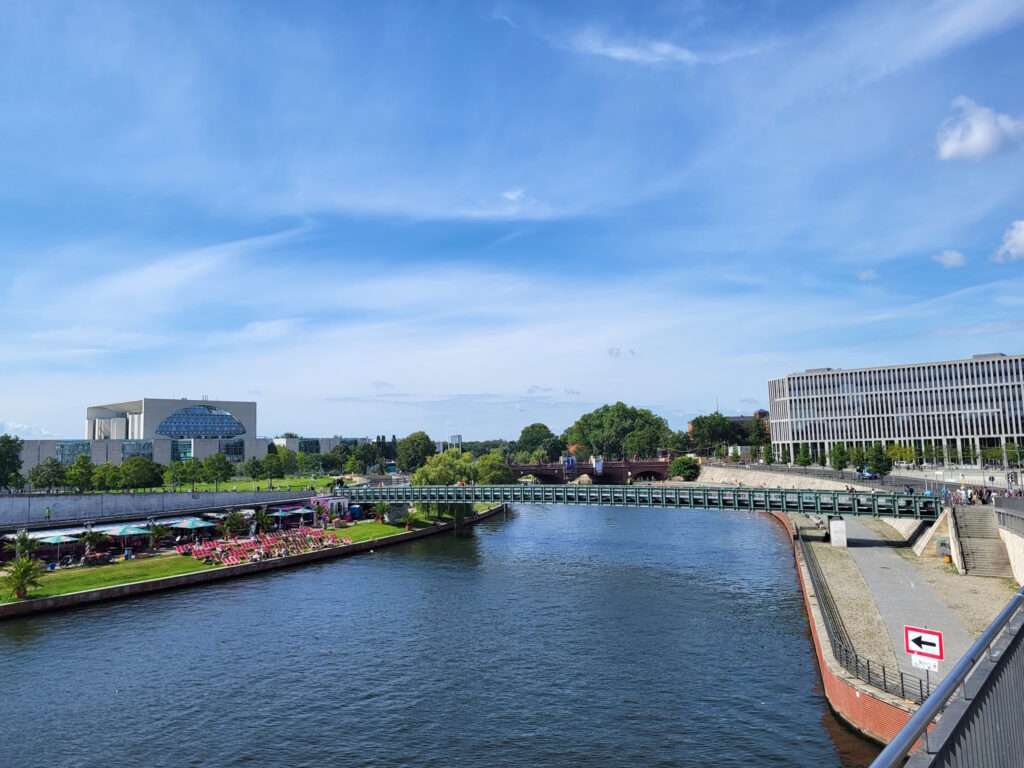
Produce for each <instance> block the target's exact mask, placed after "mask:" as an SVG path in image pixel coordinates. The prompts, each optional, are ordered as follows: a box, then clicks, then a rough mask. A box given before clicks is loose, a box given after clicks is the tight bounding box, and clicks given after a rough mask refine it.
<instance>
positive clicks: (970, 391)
mask: <svg viewBox="0 0 1024 768" xmlns="http://www.w3.org/2000/svg"><path fill="white" fill-rule="evenodd" d="M1022 368H1024V355H1010V356H1008V355H1004V354H1002V353H995V354H986V355H974V356H973V357H972V358H971V359H969V360H949V361H946V362H937V363H914V364H909V365H891V366H883V367H878V368H853V369H849V370H844V369H832V368H812V369H809V370H806V371H803V372H802V373H791V374H789V375H788V376H783V377H781V378H777V379H771V380H770V381H769V382H768V399H769V402H770V406H769V413H770V430H771V442H772V446H773V449H774V453H775V457H776V459H778V458H779V455H780V453H781V449H782V447H783V446H786V447H787V448H788V450H789V455H790V458H791V459H792V458H793V457H795V456H796V454H797V452H798V451H799V449H800V446H801V444H803V443H807V444H808V445H809V447H810V450H811V452H812V454H814V455H816V456H817V455H820V453H821V452H822V451H824V452H825V453H826V454H827V453H828V452H830V451H831V446H832V445H834V444H836V443H844V444H845V445H846V446H847V447H853V446H862V447H869V446H871V445H872V444H873V443H875V442H880V443H882V444H884V445H886V446H888V445H891V444H894V443H895V444H899V445H905V446H910V447H913V448H915V449H918V450H919V451H921V453H922V454H924V455H927V453H931V454H933V455H935V456H936V457H939V456H942V457H946V461H947V462H948V461H949V458H948V457H950V456H958V457H964V456H965V455H969V454H970V453H973V455H974V457H975V461H974V463H976V464H981V463H982V456H983V451H984V450H985V449H995V448H998V449H1000V452H1001V461H1000V463H1001V464H1002V465H1003V466H1007V465H1008V464H1009V463H1019V457H1018V455H1017V448H1018V446H1021V440H1022V437H1024V393H1022V388H1024V370H1022ZM926 445H930V446H931V447H930V448H929V449H927V453H925V452H926V449H925V446H926ZM1007 445H1009V449H1010V450H1009V451H1007ZM968 446H971V448H968ZM954 451H955V453H954ZM990 453H994V451H990ZM936 460H937V461H939V462H940V463H941V460H939V459H936Z"/></svg>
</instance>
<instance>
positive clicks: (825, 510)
mask: <svg viewBox="0 0 1024 768" xmlns="http://www.w3.org/2000/svg"><path fill="white" fill-rule="evenodd" d="M342 493H345V494H347V495H348V496H349V498H351V499H352V500H354V501H365V502H375V501H386V502H390V503H416V502H423V503H440V504H469V503H474V502H488V503H505V504H509V503H520V504H591V505H610V506H634V507H644V506H647V507H686V508H695V507H707V508H712V509H741V510H749V511H775V512H804V513H810V514H831V515H844V514H849V515H862V516H873V517H880V516H881V517H900V518H912V519H918V520H921V519H923V520H934V519H936V518H937V517H938V513H939V500H938V499H937V498H936V497H933V496H925V495H903V494H893V493H868V492H865V491H855V492H847V491H820V490H795V489H785V488H728V487H722V486H713V487H711V486H703V487H702V486H686V487H683V486H661V485H522V484H517V485H468V486H459V485H440V486H438V485H409V486H398V487H395V486H384V487H378V488H373V487H361V488H346V489H345V490H344V491H342Z"/></svg>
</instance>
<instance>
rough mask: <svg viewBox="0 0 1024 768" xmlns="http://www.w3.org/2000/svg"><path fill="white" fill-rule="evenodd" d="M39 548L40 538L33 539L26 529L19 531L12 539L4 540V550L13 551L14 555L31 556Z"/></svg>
mask: <svg viewBox="0 0 1024 768" xmlns="http://www.w3.org/2000/svg"><path fill="white" fill-rule="evenodd" d="M37 549H39V540H38V539H33V538H32V537H31V536H29V533H28V531H27V530H26V529H24V528H23V529H22V530H20V531H18V534H17V535H16V536H15V537H14V539H13V540H12V541H5V542H4V550H6V551H7V552H13V553H14V557H16V558H17V557H21V556H22V555H28V556H30V557H31V555H32V553H33V552H35V551H36V550H37Z"/></svg>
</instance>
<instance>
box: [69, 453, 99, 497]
mask: <svg viewBox="0 0 1024 768" xmlns="http://www.w3.org/2000/svg"><path fill="white" fill-rule="evenodd" d="M95 469H96V466H95V465H94V464H93V463H92V459H91V458H89V454H87V453H83V454H80V455H78V456H76V457H75V460H74V462H73V463H72V464H71V466H70V467H68V468H67V471H66V473H65V481H66V482H67V484H68V485H70V486H71V487H72V488H77V489H78V491H79V492H80V493H84V492H85V491H88V490H89V489H90V488H92V473H93V472H94V471H95Z"/></svg>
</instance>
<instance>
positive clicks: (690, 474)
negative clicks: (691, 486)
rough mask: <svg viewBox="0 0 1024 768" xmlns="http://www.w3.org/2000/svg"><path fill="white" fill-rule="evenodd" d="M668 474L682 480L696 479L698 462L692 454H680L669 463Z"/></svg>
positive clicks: (698, 471)
mask: <svg viewBox="0 0 1024 768" xmlns="http://www.w3.org/2000/svg"><path fill="white" fill-rule="evenodd" d="M668 474H669V476H670V477H681V478H683V480H691V481H692V480H696V479H697V478H698V477H699V476H700V462H699V461H697V460H696V459H695V458H693V457H692V456H680V457H679V458H677V459H674V460H673V461H672V463H671V464H670V465H669V467H668Z"/></svg>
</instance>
